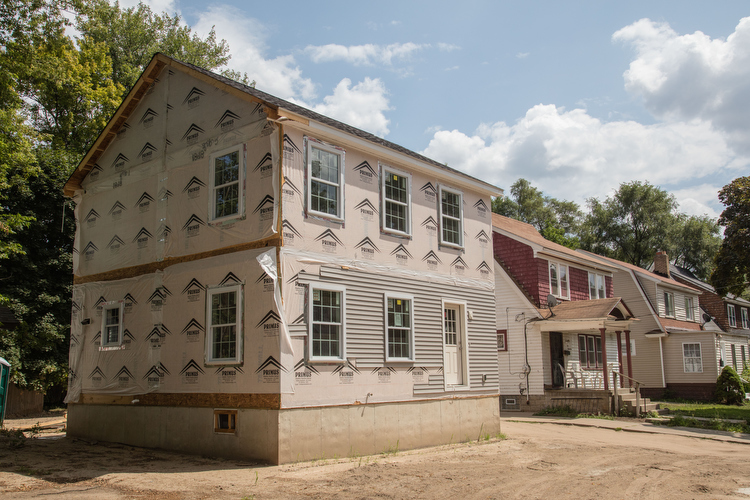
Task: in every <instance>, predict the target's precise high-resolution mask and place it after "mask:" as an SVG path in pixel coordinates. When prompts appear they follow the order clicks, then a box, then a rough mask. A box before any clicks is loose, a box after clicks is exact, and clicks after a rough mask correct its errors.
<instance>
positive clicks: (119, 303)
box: [99, 300, 125, 347]
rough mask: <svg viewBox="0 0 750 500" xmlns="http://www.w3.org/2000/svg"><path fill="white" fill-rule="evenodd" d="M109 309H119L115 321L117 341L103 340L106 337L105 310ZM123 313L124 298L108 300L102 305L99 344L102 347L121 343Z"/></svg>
mask: <svg viewBox="0 0 750 500" xmlns="http://www.w3.org/2000/svg"><path fill="white" fill-rule="evenodd" d="M110 309H119V320H120V321H119V322H118V323H117V341H115V342H105V341H104V340H105V339H106V338H107V311H108V310H110ZM124 313H125V301H124V300H110V301H109V302H107V303H105V304H104V305H102V331H101V334H100V335H101V340H100V342H99V343H100V345H101V346H102V347H116V346H121V345H122V332H123V324H124V319H125V318H124V317H123V314H124Z"/></svg>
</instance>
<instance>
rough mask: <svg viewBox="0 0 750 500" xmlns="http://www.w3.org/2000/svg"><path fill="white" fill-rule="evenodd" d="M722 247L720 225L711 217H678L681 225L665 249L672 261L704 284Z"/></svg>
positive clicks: (675, 229)
mask: <svg viewBox="0 0 750 500" xmlns="http://www.w3.org/2000/svg"><path fill="white" fill-rule="evenodd" d="M720 246H721V236H720V231H719V225H718V224H717V223H716V220H714V219H712V218H711V217H709V216H708V215H700V216H698V215H690V216H687V215H684V214H679V215H677V223H676V224H675V228H674V231H673V233H672V234H671V235H670V242H669V245H668V246H667V247H665V249H666V250H667V252H668V255H669V258H670V260H671V261H672V262H673V263H674V264H675V265H677V266H680V267H682V268H684V269H687V270H688V271H690V272H691V273H693V275H695V276H696V277H697V278H698V279H700V280H701V281H706V282H707V281H708V280H709V277H710V276H711V272H712V271H713V269H714V267H715V266H714V257H715V255H716V254H717V253H718V251H719V247H720Z"/></svg>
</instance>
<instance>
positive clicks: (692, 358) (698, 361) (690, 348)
mask: <svg viewBox="0 0 750 500" xmlns="http://www.w3.org/2000/svg"><path fill="white" fill-rule="evenodd" d="M682 362H683V366H684V369H685V373H703V360H702V358H701V345H700V343H699V342H698V343H690V344H688V343H685V344H682Z"/></svg>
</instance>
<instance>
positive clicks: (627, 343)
mask: <svg viewBox="0 0 750 500" xmlns="http://www.w3.org/2000/svg"><path fill="white" fill-rule="evenodd" d="M625 355H626V356H627V357H628V377H630V378H631V379H632V378H633V360H632V358H631V357H630V330H625ZM628 387H633V381H632V380H628Z"/></svg>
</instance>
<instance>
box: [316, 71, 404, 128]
mask: <svg viewBox="0 0 750 500" xmlns="http://www.w3.org/2000/svg"><path fill="white" fill-rule="evenodd" d="M386 94H387V91H386V88H385V85H384V84H383V82H381V81H380V80H379V79H377V78H375V79H371V78H365V80H364V81H363V82H360V83H358V84H356V85H354V86H353V87H352V82H351V80H350V79H348V78H344V79H343V80H341V81H340V82H339V84H338V85H337V86H336V88H335V89H334V91H333V95H330V96H326V97H325V98H324V99H323V103H322V104H318V105H315V106H312V109H313V110H315V111H317V112H318V113H321V114H324V115H326V116H330V117H331V118H335V119H337V120H339V121H342V122H344V123H347V124H349V125H353V126H355V127H358V128H361V129H363V130H367V131H368V132H371V133H373V134H375V135H378V136H381V137H383V136H385V135H386V134H388V132H389V130H388V123H389V122H390V121H389V120H388V119H387V118H386V117H385V114H384V113H385V111H387V110H389V109H390V108H389V106H388V98H387V97H386Z"/></svg>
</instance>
